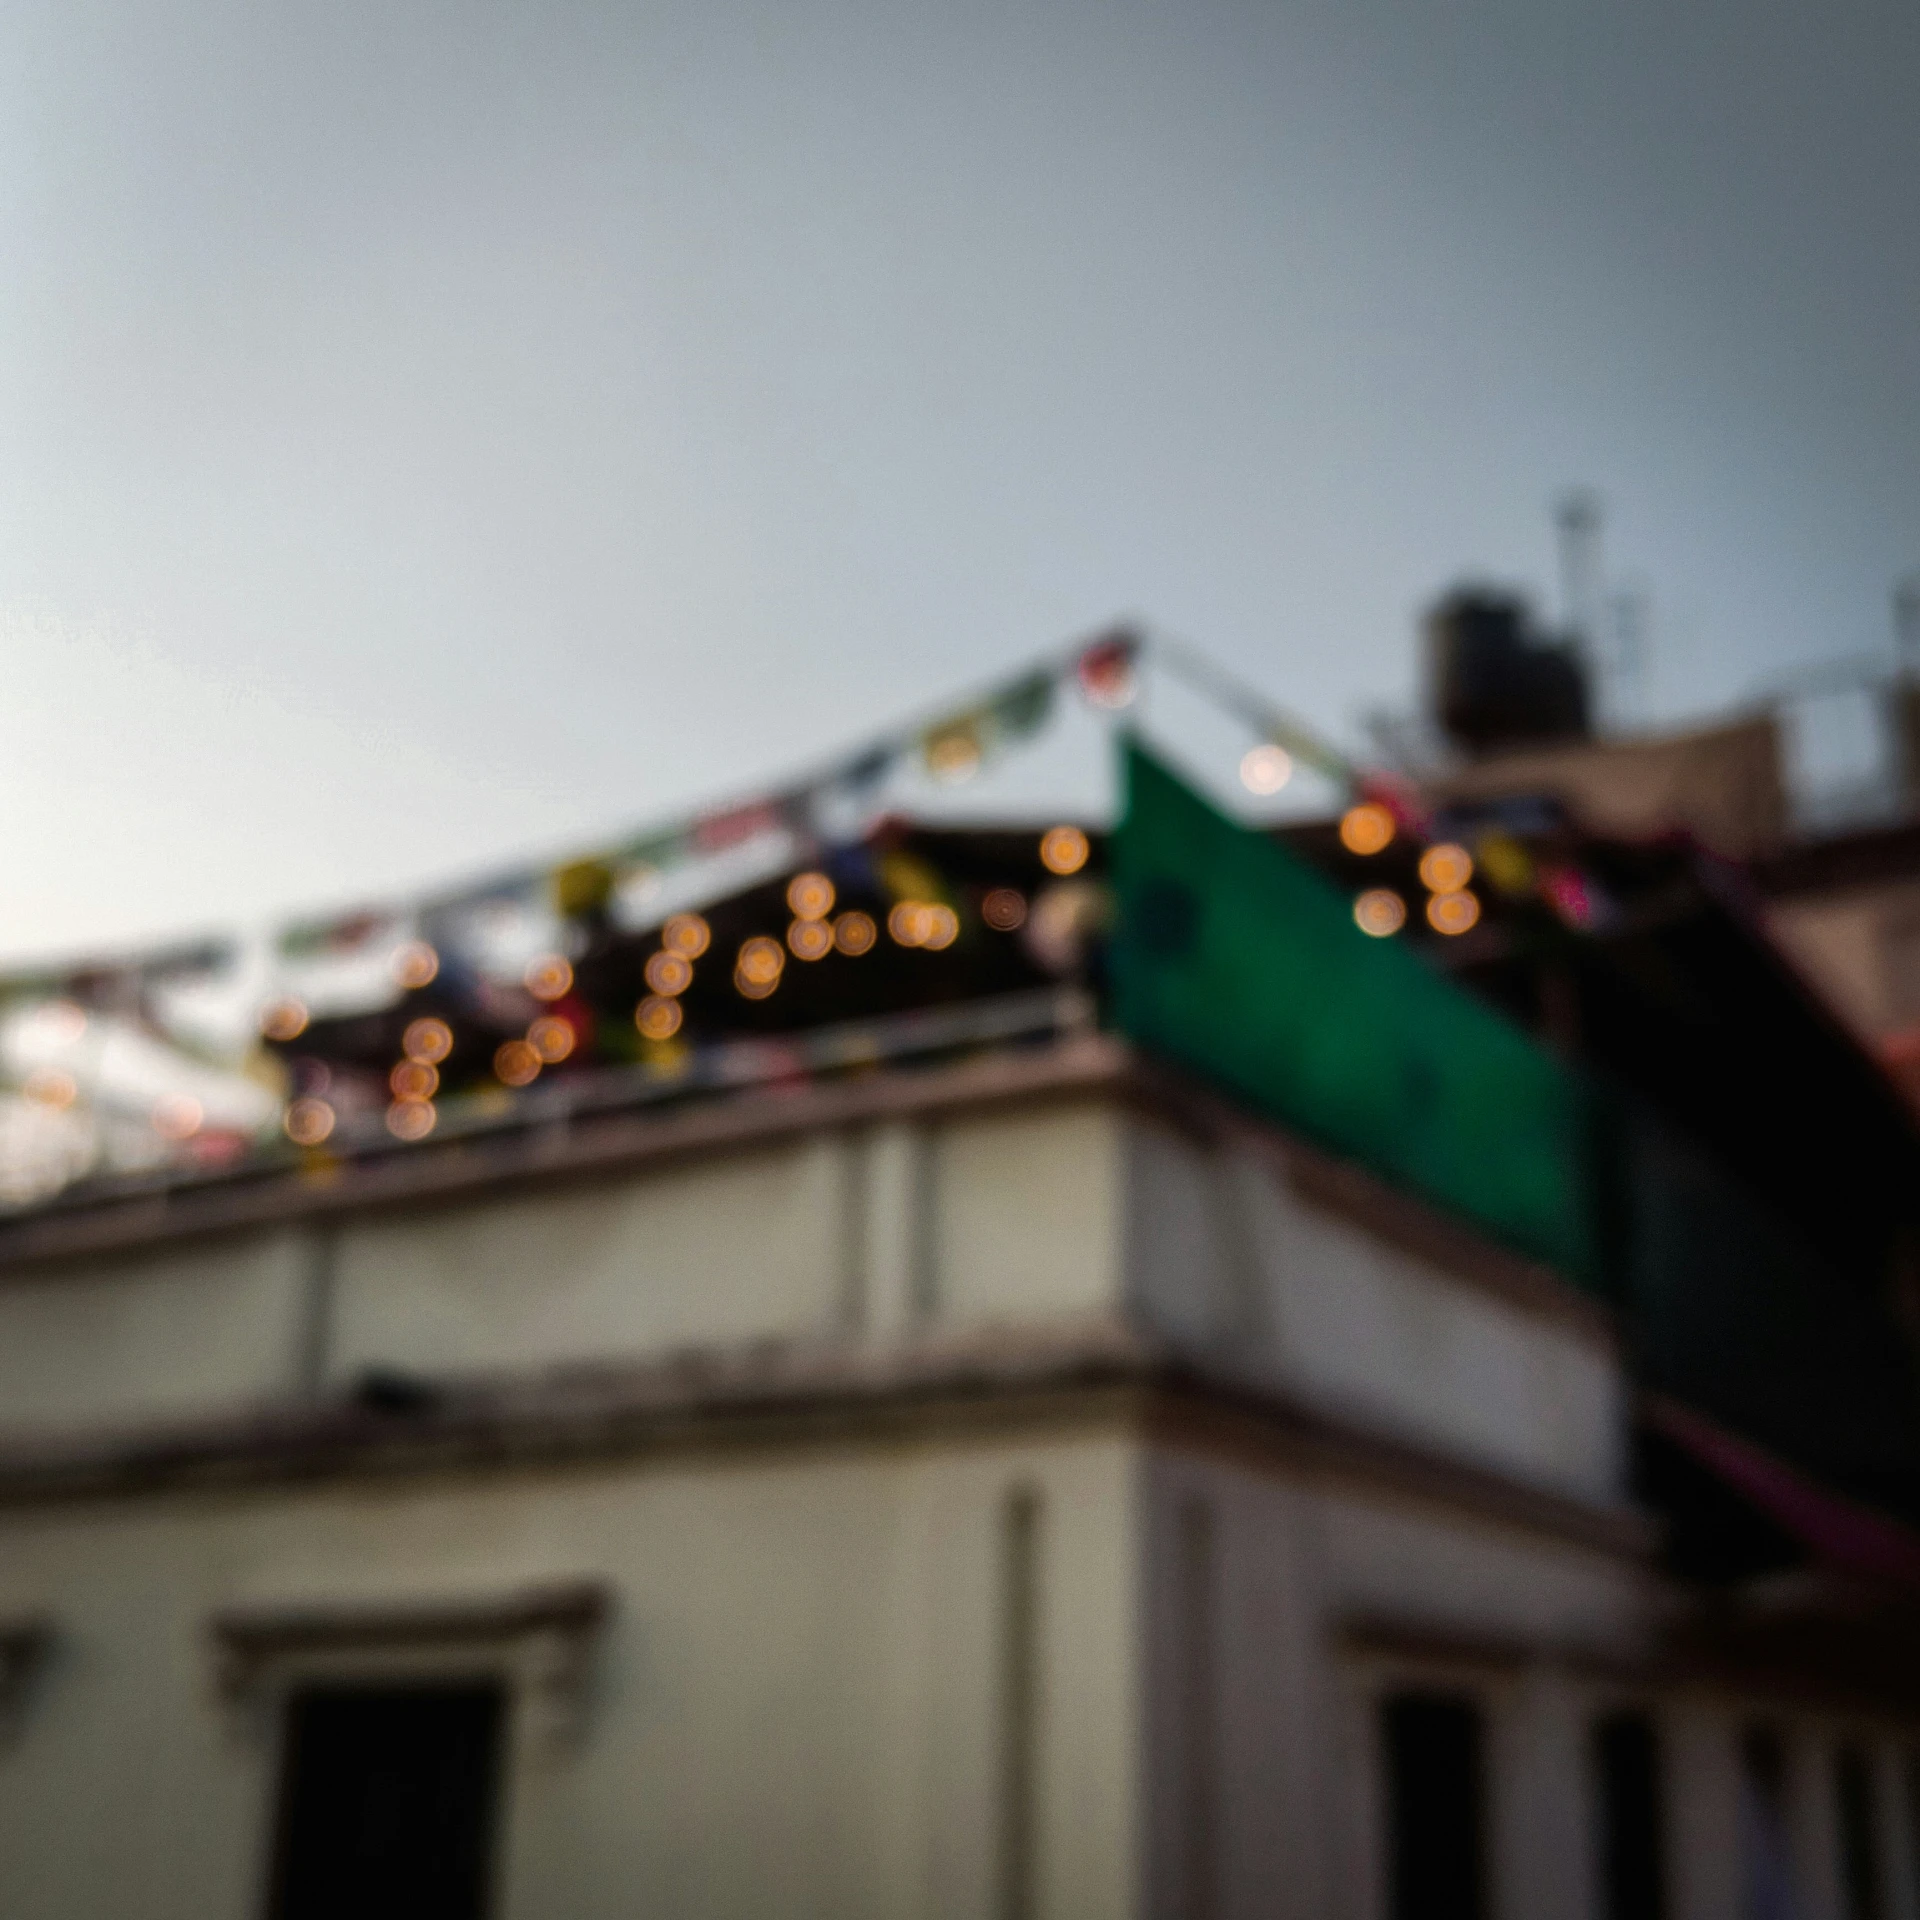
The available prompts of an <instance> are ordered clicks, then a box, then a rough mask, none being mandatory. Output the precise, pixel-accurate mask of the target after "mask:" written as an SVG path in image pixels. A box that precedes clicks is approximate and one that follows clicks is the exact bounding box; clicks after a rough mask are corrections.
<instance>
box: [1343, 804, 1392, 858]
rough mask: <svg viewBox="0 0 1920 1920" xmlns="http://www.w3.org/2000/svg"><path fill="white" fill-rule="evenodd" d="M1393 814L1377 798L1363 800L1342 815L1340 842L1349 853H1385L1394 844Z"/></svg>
mask: <svg viewBox="0 0 1920 1920" xmlns="http://www.w3.org/2000/svg"><path fill="white" fill-rule="evenodd" d="M1393 832H1394V828H1393V815H1392V814H1390V813H1389V812H1388V811H1387V810H1386V808H1385V807H1383V806H1381V805H1380V804H1379V802H1378V801H1375V800H1363V801H1362V802H1361V803H1360V805H1359V806H1357V807H1349V808H1348V809H1347V810H1346V812H1345V813H1343V814H1342V815H1341V816H1340V844H1341V845H1342V846H1343V847H1345V848H1346V850H1347V851H1348V852H1349V853H1358V854H1370V853H1383V852H1385V851H1386V849H1387V848H1388V847H1390V846H1392V845H1393Z"/></svg>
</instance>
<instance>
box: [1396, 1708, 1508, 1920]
mask: <svg viewBox="0 0 1920 1920" xmlns="http://www.w3.org/2000/svg"><path fill="white" fill-rule="evenodd" d="M1381 1737H1382V1745H1383V1747H1384V1749H1385V1755H1386V1768H1387V1783H1386V1784H1387V1836H1388V1838H1387V1846H1388V1854H1387V1871H1388V1895H1387V1899H1388V1907H1387V1910H1388V1912H1389V1913H1390V1914H1391V1915H1392V1916H1393V1920H1480V1917H1481V1915H1483V1914H1484V1913H1485V1911H1486V1834H1485V1827H1486V1811H1485V1789H1484V1784H1483V1772H1484V1763H1483V1760H1482V1755H1481V1748H1482V1746H1483V1744H1484V1741H1483V1736H1482V1729H1481V1719H1480V1712H1479V1709H1478V1708H1477V1707H1475V1706H1474V1705H1473V1704H1472V1702H1470V1701H1467V1700H1462V1699H1459V1698H1455V1697H1449V1696H1447V1695H1443V1694H1430V1693H1403V1694H1398V1695H1396V1696H1394V1697H1393V1698H1392V1699H1389V1700H1388V1701H1386V1702H1385V1703H1384V1705H1383V1706H1382V1708H1381Z"/></svg>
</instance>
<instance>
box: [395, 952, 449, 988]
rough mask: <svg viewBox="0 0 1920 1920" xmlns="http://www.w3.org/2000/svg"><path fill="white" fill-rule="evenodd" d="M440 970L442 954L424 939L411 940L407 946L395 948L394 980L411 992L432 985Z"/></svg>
mask: <svg viewBox="0 0 1920 1920" xmlns="http://www.w3.org/2000/svg"><path fill="white" fill-rule="evenodd" d="M439 971H440V956H439V955H438V954H437V953H436V952H434V950H433V948H432V947H430V946H429V945H428V944H427V943H426V941H424V940H409V941H408V942H407V943H406V945H405V946H403V947H400V948H398V949H396V950H395V953H394V956H393V977H394V980H395V981H396V982H397V983H398V984H399V985H400V986H402V987H404V988H406V989H407V991H408V992H410V993H412V992H417V991H418V990H419V989H420V988H421V987H425V986H431V985H432V984H433V980H434V977H435V975H437V974H438V973H439Z"/></svg>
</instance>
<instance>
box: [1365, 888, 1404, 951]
mask: <svg viewBox="0 0 1920 1920" xmlns="http://www.w3.org/2000/svg"><path fill="white" fill-rule="evenodd" d="M1353 924H1354V925H1355V926H1356V927H1358V928H1359V929H1360V931H1361V932H1362V933H1370V934H1372V936H1373V937H1374V938H1375V939H1376V940H1384V939H1386V937H1387V936H1388V935H1389V934H1393V933H1398V932H1399V931H1400V929H1401V928H1402V927H1404V926H1405V925H1406V924H1407V903H1406V902H1405V901H1404V900H1402V899H1401V898H1400V896H1399V895H1398V894H1397V893H1395V892H1394V890H1393V889H1392V888H1391V887H1369V888H1368V889H1367V891H1366V892H1365V893H1363V894H1362V895H1361V896H1360V897H1359V899H1357V900H1356V901H1355V902H1354V903H1353Z"/></svg>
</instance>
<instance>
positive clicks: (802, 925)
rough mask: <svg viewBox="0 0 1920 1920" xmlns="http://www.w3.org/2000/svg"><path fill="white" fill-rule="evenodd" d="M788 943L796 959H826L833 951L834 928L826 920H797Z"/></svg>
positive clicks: (790, 932)
mask: <svg viewBox="0 0 1920 1920" xmlns="http://www.w3.org/2000/svg"><path fill="white" fill-rule="evenodd" d="M787 945H788V947H789V948H790V949H791V950H792V952H793V957H794V958H795V959H796V960H824V959H825V958H826V957H827V955H828V954H830V953H831V952H832V951H833V929H832V928H831V927H830V926H828V925H827V923H826V922H825V921H824V920H796V921H795V922H794V923H793V924H792V926H790V927H789V928H788V929H787Z"/></svg>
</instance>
